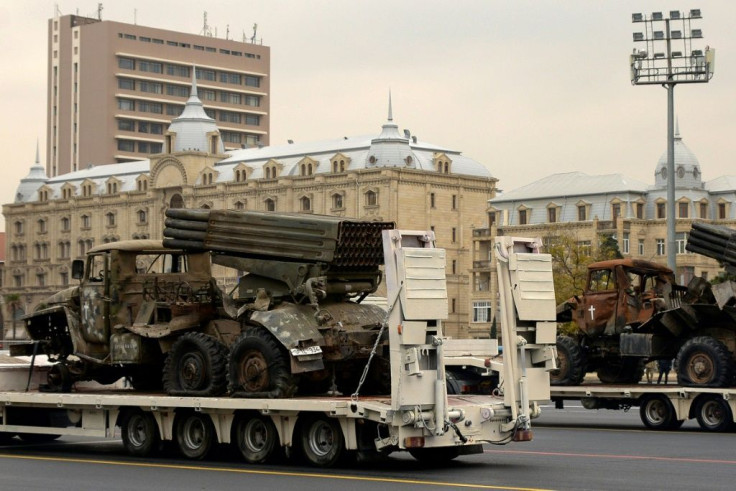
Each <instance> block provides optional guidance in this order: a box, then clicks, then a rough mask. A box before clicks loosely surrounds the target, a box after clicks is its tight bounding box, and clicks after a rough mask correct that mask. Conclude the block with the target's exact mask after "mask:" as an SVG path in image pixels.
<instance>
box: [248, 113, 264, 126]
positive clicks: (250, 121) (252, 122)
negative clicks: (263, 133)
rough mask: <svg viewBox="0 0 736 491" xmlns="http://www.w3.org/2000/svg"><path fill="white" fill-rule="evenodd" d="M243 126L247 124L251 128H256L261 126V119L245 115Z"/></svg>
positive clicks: (257, 116)
mask: <svg viewBox="0 0 736 491" xmlns="http://www.w3.org/2000/svg"><path fill="white" fill-rule="evenodd" d="M245 124H249V125H251V126H258V125H259V124H261V117H260V116H259V115H257V114H246V115H245Z"/></svg>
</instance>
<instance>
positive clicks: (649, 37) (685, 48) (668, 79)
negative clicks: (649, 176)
mask: <svg viewBox="0 0 736 491" xmlns="http://www.w3.org/2000/svg"><path fill="white" fill-rule="evenodd" d="M698 19H702V16H701V14H700V9H690V11H689V12H680V11H679V10H672V11H670V12H669V17H667V16H665V15H663V14H662V12H653V13H652V14H651V15H650V16H649V17H647V15H646V14H632V15H631V21H632V22H633V23H634V24H638V25H643V31H640V32H635V33H634V42H635V43H644V47H645V49H643V50H642V49H638V48H634V51H633V53H632V54H631V55H630V57H629V65H630V67H631V83H632V84H633V85H655V84H656V85H662V86H663V87H665V88H666V89H667V212H666V213H667V216H666V219H667V266H669V268H670V269H672V271H673V272H676V271H677V262H676V259H675V258H676V256H675V253H676V251H675V116H674V106H675V102H674V100H675V99H674V91H675V85H677V84H692V83H703V82H708V81H709V80H710V79H711V78H712V77H713V69H714V68H715V55H716V53H715V50H714V49H711V48H710V47H708V46H706V47H705V51H703V50H702V49H693V40H699V39H702V38H703V32H702V31H701V30H700V29H694V28H692V25H691V24H692V21H694V20H698Z"/></svg>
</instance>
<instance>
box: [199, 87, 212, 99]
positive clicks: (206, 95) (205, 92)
mask: <svg viewBox="0 0 736 491" xmlns="http://www.w3.org/2000/svg"><path fill="white" fill-rule="evenodd" d="M198 93H199V98H200V99H201V100H203V101H216V100H217V97H216V94H217V93H216V92H215V91H214V90H210V89H200V90H199V92H198Z"/></svg>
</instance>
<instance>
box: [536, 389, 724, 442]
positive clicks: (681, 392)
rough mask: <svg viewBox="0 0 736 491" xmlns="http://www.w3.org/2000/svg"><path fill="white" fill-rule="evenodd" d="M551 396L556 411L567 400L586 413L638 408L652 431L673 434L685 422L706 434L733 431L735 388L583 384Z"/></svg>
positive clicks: (556, 391)
mask: <svg viewBox="0 0 736 491" xmlns="http://www.w3.org/2000/svg"><path fill="white" fill-rule="evenodd" d="M550 393H551V396H552V401H553V402H554V403H555V407H557V408H559V409H562V408H563V407H564V403H565V401H568V400H579V401H580V402H581V404H582V405H583V407H584V408H586V409H612V410H616V409H624V410H628V409H630V408H632V407H638V408H639V416H640V417H641V421H642V423H644V425H645V426H646V427H647V428H651V429H654V430H674V429H677V428H679V427H680V426H682V424H683V423H684V422H685V421H686V420H688V419H696V420H697V422H698V424H699V425H700V427H701V428H702V429H703V430H706V431H715V432H719V431H728V430H732V429H734V428H736V420H735V419H734V415H736V388H702V387H682V386H678V385H652V384H643V383H641V384H633V385H608V384H605V385H604V384H583V385H577V386H552V388H551V390H550Z"/></svg>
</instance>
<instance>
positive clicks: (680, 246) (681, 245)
mask: <svg viewBox="0 0 736 491" xmlns="http://www.w3.org/2000/svg"><path fill="white" fill-rule="evenodd" d="M675 245H676V246H677V254H689V252H688V251H687V250H686V249H685V246H686V245H687V234H686V233H685V232H677V233H676V234H675Z"/></svg>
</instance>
